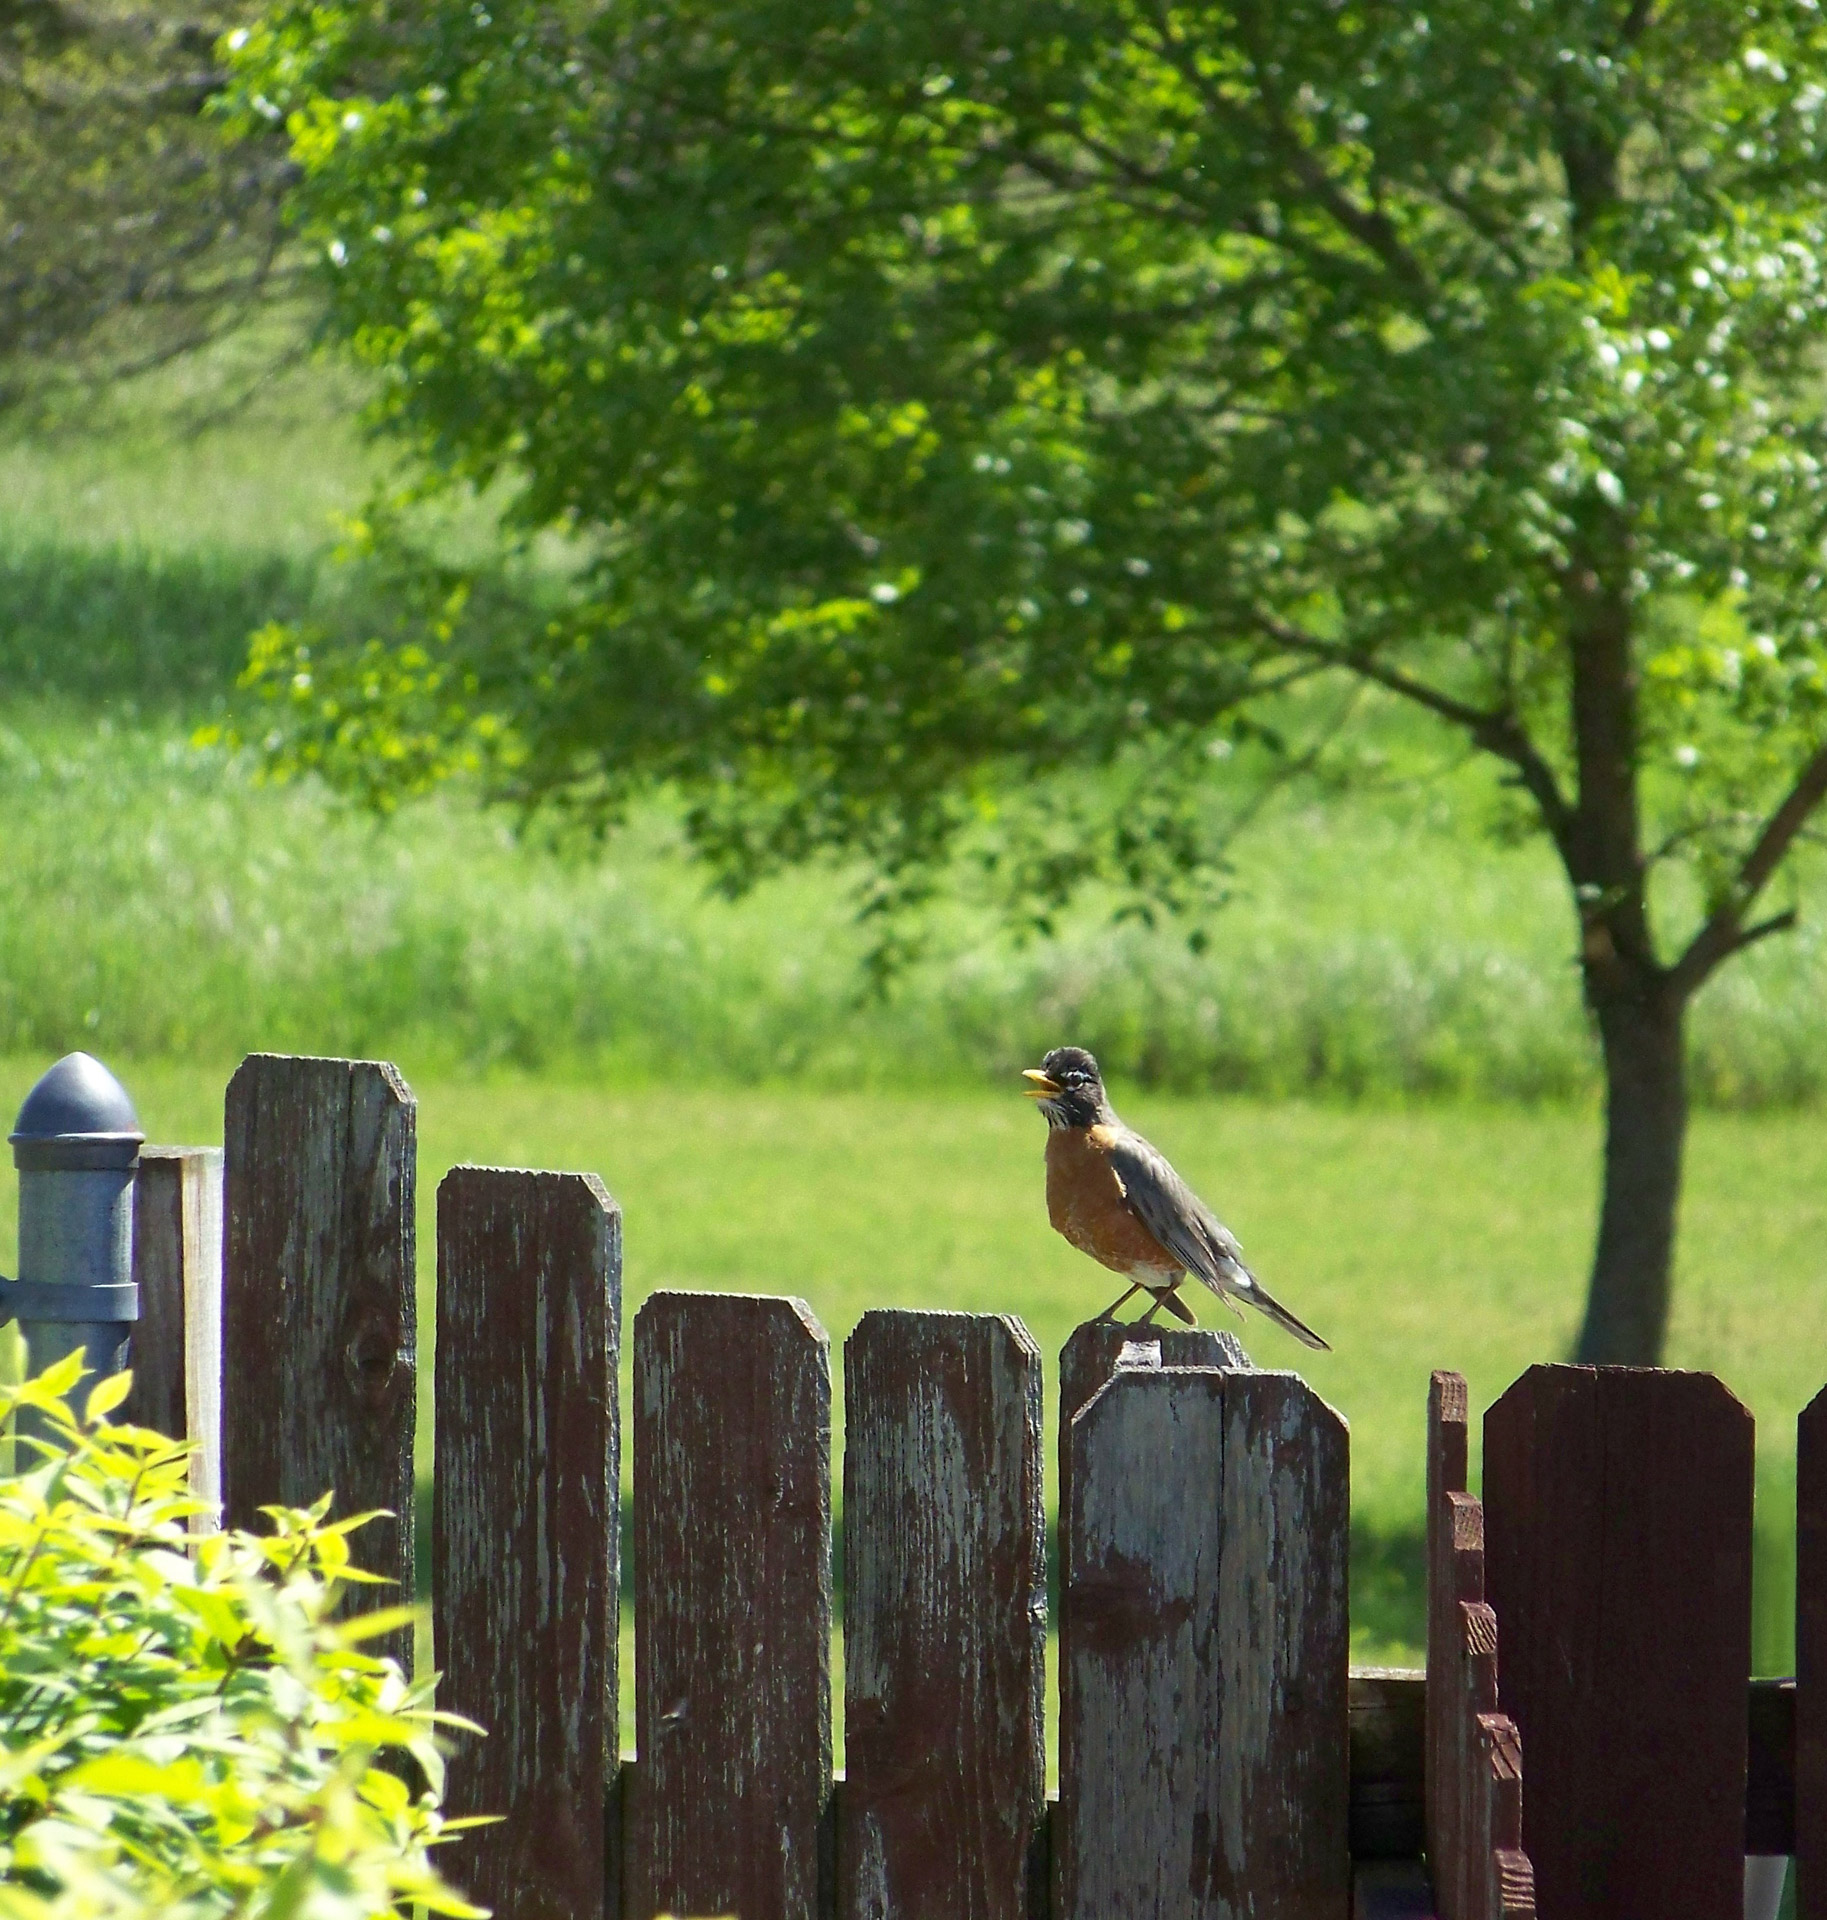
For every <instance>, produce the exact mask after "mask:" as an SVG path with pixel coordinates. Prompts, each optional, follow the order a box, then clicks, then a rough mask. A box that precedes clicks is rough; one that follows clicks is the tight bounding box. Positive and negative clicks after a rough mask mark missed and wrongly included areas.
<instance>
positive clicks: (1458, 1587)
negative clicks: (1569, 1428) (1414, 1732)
mask: <svg viewBox="0 0 1827 1920" xmlns="http://www.w3.org/2000/svg"><path fill="white" fill-rule="evenodd" d="M1429 1520H1430V1525H1429V1529H1428V1543H1427V1544H1428V1600H1427V1631H1428V1639H1427V1791H1428V1803H1427V1806H1428V1813H1427V1858H1428V1865H1429V1868H1430V1870H1431V1872H1432V1875H1433V1882H1434V1895H1435V1898H1436V1899H1437V1900H1438V1902H1439V1905H1440V1916H1441V1920H1464V1917H1465V1915H1466V1914H1467V1913H1468V1912H1469V1901H1468V1894H1467V1888H1468V1886H1469V1884H1470V1882H1469V1880H1468V1874H1469V1873H1470V1871H1471V1862H1472V1859H1473V1848H1472V1844H1471V1841H1470V1838H1469V1829H1468V1827H1467V1824H1466V1822H1467V1817H1468V1812H1469V1801H1468V1782H1469V1781H1470V1780H1471V1779H1472V1778H1473V1771H1472V1765H1471V1760H1472V1753H1471V1746H1472V1722H1471V1718H1470V1717H1469V1716H1468V1713H1467V1710H1466V1703H1467V1700H1468V1699H1469V1698H1471V1697H1472V1696H1473V1694H1474V1693H1475V1691H1476V1689H1477V1687H1478V1684H1479V1682H1480V1680H1481V1678H1482V1672H1481V1670H1480V1669H1479V1667H1478V1666H1477V1655H1478V1652H1479V1649H1480V1647H1481V1645H1482V1643H1481V1642H1480V1641H1479V1640H1478V1639H1476V1638H1475V1637H1474V1629H1473V1627H1472V1625H1471V1624H1470V1623H1469V1622H1468V1620H1467V1617H1466V1616H1467V1612H1468V1610H1469V1609H1471V1608H1474V1607H1476V1608H1479V1609H1480V1611H1481V1612H1483V1613H1488V1612H1489V1609H1488V1608H1484V1607H1483V1606H1482V1602H1483V1600H1484V1509H1483V1507H1482V1506H1481V1505H1480V1504H1479V1503H1478V1501H1477V1500H1475V1499H1474V1498H1473V1497H1472V1496H1471V1495H1470V1494H1469V1493H1454V1492H1450V1491H1447V1492H1442V1493H1441V1495H1440V1498H1439V1502H1438V1504H1437V1506H1436V1507H1435V1508H1434V1509H1433V1511H1432V1513H1431V1514H1430V1515H1429ZM1480 1625H1482V1623H1480ZM1496 1704H1497V1703H1496V1701H1495V1700H1487V1701H1485V1703H1484V1705H1485V1707H1487V1708H1494V1707H1495V1706H1496Z"/></svg>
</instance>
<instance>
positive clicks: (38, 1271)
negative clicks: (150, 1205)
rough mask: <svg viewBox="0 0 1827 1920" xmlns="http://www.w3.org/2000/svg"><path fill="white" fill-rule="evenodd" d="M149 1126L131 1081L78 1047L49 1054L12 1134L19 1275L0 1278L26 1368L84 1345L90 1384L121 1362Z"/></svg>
mask: <svg viewBox="0 0 1827 1920" xmlns="http://www.w3.org/2000/svg"><path fill="white" fill-rule="evenodd" d="M145 1137H146V1136H145V1135H144V1134H143V1133H142V1132H141V1131H140V1122H139V1115H138V1114H137V1113H135V1112H134V1110H133V1102H132V1101H131V1100H130V1099H129V1098H128V1097H127V1090H126V1088H125V1087H123V1086H122V1085H121V1083H120V1082H119V1081H118V1080H117V1079H115V1077H114V1075H113V1074H111V1073H110V1072H109V1071H108V1069H107V1068H106V1067H104V1066H103V1065H102V1063H101V1062H100V1061H99V1060H97V1059H95V1058H94V1057H93V1056H92V1055H90V1054H86V1053H70V1054H65V1056H64V1057H63V1058H62V1059H61V1060H59V1061H58V1062H57V1064H56V1065H55V1066H54V1067H52V1068H51V1069H50V1071H49V1072H47V1073H46V1074H45V1075H44V1076H43V1077H42V1078H41V1079H40V1080H39V1082H38V1084H37V1085H36V1086H35V1087H33V1089H32V1090H31V1092H30V1093H28V1094H27V1095H26V1097H25V1104H24V1105H23V1106H22V1107H21V1108H20V1109H19V1118H18V1119H17V1120H16V1121H15V1122H14V1124H13V1131H12V1133H11V1134H10V1135H9V1136H8V1138H9V1139H10V1140H11V1142H12V1147H13V1164H14V1166H16V1167H17V1168H18V1170H19V1278H18V1279H17V1280H4V1279H0V1321H4V1320H8V1319H12V1320H17V1321H18V1322H19V1330H20V1332H21V1333H22V1334H23V1335H24V1336H25V1348H26V1369H27V1372H28V1374H38V1373H42V1372H43V1371H44V1369H45V1368H46V1367H48V1366H49V1365H51V1364H52V1362H53V1361H57V1360H61V1359H63V1358H64V1357H65V1356H66V1355H67V1354H71V1353H74V1352H76V1351H77V1350H78V1349H82V1350H83V1352H84V1355H85V1365H86V1366H87V1367H88V1369H89V1378H88V1380H87V1381H86V1382H85V1383H84V1384H83V1385H82V1386H81V1387H79V1388H78V1389H77V1392H76V1394H75V1396H74V1402H75V1405H76V1407H77V1409H78V1411H80V1410H81V1408H82V1406H83V1405H84V1403H86V1401H87V1398H88V1389H89V1387H90V1386H92V1385H93V1384H94V1382H95V1381H96V1380H98V1379H100V1378H101V1377H102V1376H103V1375H105V1374H111V1373H118V1372H120V1370H121V1369H122V1368H123V1367H124V1366H125V1365H126V1364H127V1347H128V1341H129V1339H130V1337H131V1335H132V1332H133V1322H134V1321H136V1320H137V1319H138V1318H139V1317H140V1298H139V1288H138V1287H137V1286H135V1285H134V1283H133V1176H134V1168H135V1167H136V1165H137V1164H138V1161H139V1157H140V1147H141V1146H142V1145H143V1144H144V1141H145Z"/></svg>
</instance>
